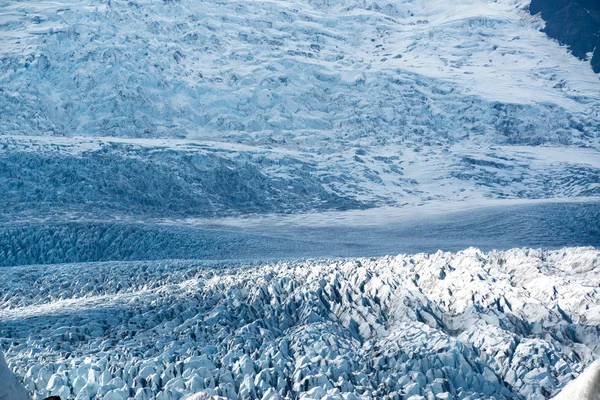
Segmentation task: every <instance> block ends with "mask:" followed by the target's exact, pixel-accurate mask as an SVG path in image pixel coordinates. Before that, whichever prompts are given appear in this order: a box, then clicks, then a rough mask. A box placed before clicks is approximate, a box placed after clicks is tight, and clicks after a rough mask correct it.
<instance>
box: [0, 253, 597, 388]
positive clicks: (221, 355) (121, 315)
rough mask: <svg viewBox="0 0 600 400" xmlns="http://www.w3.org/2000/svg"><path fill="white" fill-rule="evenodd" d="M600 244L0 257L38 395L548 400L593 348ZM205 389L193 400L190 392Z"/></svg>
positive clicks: (14, 361)
mask: <svg viewBox="0 0 600 400" xmlns="http://www.w3.org/2000/svg"><path fill="white" fill-rule="evenodd" d="M598 268H600V252H599V251H598V250H597V249H594V248H591V247H587V248H586V247H580V248H564V249H560V250H552V251H548V250H546V251H542V250H533V249H514V250H509V251H491V252H488V253H484V252H482V251H480V250H477V249H474V248H470V249H467V250H464V251H460V252H457V253H444V252H437V253H435V254H424V253H420V254H413V255H399V256H395V257H389V256H388V257H382V258H361V259H329V260H304V261H302V260H296V261H289V262H277V263H254V264H252V263H241V262H239V263H228V262H207V261H175V260H173V261H152V262H150V261H149V262H111V263H86V264H69V265H59V266H47V265H44V266H22V267H7V268H3V274H4V279H2V281H1V282H0V293H2V297H1V298H0V305H1V307H0V322H1V324H0V334H1V335H0V337H1V344H2V346H3V348H4V349H5V352H6V353H5V354H6V358H7V360H8V364H9V366H10V367H11V369H12V370H14V371H16V373H17V375H18V376H20V377H22V378H23V382H24V384H25V386H26V387H27V389H28V390H29V391H31V392H32V393H33V394H34V398H35V399H41V398H43V397H44V396H47V395H49V394H55V395H61V396H63V398H69V396H73V397H75V396H77V399H93V398H106V399H124V400H125V399H128V398H134V399H180V398H183V397H184V396H186V395H191V394H195V393H205V396H208V395H210V396H222V397H225V398H263V399H276V398H285V397H286V396H287V397H288V398H306V399H317V398H329V399H337V398H339V399H342V398H343V399H356V398H365V399H368V398H389V399H407V398H411V399H415V400H416V399H423V398H425V399H449V398H457V399H481V398H496V399H540V400H541V399H545V398H548V397H549V396H552V395H553V394H556V393H557V392H558V391H559V390H560V388H561V387H563V386H564V385H565V384H566V383H568V382H569V381H571V380H572V379H573V378H574V377H576V376H577V375H579V373H580V372H582V371H583V369H584V368H585V367H586V366H587V365H588V364H590V363H591V362H592V361H593V360H594V358H595V355H596V354H598V350H599V349H598V346H599V343H600V340H599V339H600V337H599V336H600V330H599V329H598V326H599V324H600V320H599V318H600V291H599V289H598V287H599V285H600V280H599V278H598V277H599V276H600V274H598ZM200 398H202V397H200Z"/></svg>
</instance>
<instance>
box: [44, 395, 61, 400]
mask: <svg viewBox="0 0 600 400" xmlns="http://www.w3.org/2000/svg"><path fill="white" fill-rule="evenodd" d="M44 400H60V397H58V396H50V397H46V398H45V399H44Z"/></svg>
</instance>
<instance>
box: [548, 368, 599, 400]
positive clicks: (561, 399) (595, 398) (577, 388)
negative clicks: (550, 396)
mask: <svg viewBox="0 0 600 400" xmlns="http://www.w3.org/2000/svg"><path fill="white" fill-rule="evenodd" d="M575 399H577V400H599V399H600V360H598V361H596V362H594V363H592V364H591V365H590V366H588V367H587V368H586V369H585V371H583V373H582V374H581V375H579V377H577V379H575V380H572V381H571V382H569V384H568V385H567V386H566V387H565V388H564V389H563V390H562V391H561V392H560V393H559V394H558V396H556V397H554V400H575Z"/></svg>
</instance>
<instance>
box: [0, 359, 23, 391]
mask: <svg viewBox="0 0 600 400" xmlns="http://www.w3.org/2000/svg"><path fill="white" fill-rule="evenodd" d="M0 399H3V400H30V398H29V396H28V395H27V391H25V389H24V388H23V386H21V384H20V383H19V381H17V378H16V377H15V376H14V375H13V373H12V371H11V370H10V369H8V366H7V365H6V361H5V360H4V356H3V355H2V352H1V351H0Z"/></svg>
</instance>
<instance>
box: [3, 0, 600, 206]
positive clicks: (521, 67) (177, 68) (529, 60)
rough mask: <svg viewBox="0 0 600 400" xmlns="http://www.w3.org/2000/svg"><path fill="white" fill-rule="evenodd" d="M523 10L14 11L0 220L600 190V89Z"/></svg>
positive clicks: (7, 13) (419, 1) (248, 5)
mask: <svg viewBox="0 0 600 400" xmlns="http://www.w3.org/2000/svg"><path fill="white" fill-rule="evenodd" d="M526 5H527V4H526V2H524V1H520V0H499V1H491V0H462V1H460V2H456V1H451V0H443V1H434V0H411V1H402V2H390V1H384V0H381V1H372V2H367V1H364V2H357V1H345V0H344V1H343V0H332V1H308V0H297V1H285V2H284V1H241V2H240V1H221V0H219V1H193V0H179V1H156V0H155V1H150V0H144V1H120V0H119V1H112V0H111V1H96V0H93V1H92V0H86V1H77V2H73V1H69V0H61V1H51V2H50V1H41V2H38V1H36V2H30V1H16V2H10V3H1V4H0V59H1V61H0V135H2V136H0V174H1V176H0V177H1V178H2V179H0V185H2V186H0V200H1V201H2V203H3V204H4V206H3V207H2V209H0V211H2V212H3V213H5V214H10V215H14V214H15V213H19V214H23V213H25V214H26V215H29V214H32V213H33V214H36V213H37V214H41V215H38V217H45V216H46V215H57V214H63V213H78V212H83V211H87V212H89V213H111V214H119V217H120V216H121V214H123V213H127V214H132V213H133V214H140V213H142V214H145V215H147V214H159V215H169V216H173V215H174V214H177V215H178V216H182V215H183V216H188V215H190V214H191V215H195V216H214V215H232V214H247V213H291V212H306V211H315V210H316V211H322V210H347V209H361V208H365V207H373V206H381V205H393V206H398V205H404V204H409V205H417V204H421V203H424V202H432V201H439V202H449V201H453V202H460V201H465V200H480V199H484V198H555V197H579V196H598V194H599V191H600V186H598V182H599V181H600V165H599V161H598V160H600V153H599V151H598V143H599V142H598V140H599V138H600V133H599V132H600V131H599V128H598V127H599V126H600V124H599V121H600V111H599V110H600V80H599V78H598V76H597V75H595V74H594V73H593V71H592V70H591V68H590V66H589V64H587V63H585V62H584V61H580V60H578V59H577V58H575V57H573V56H572V55H570V54H569V53H568V51H567V49H566V48H565V47H562V46H560V45H559V44H558V43H556V42H554V41H553V40H551V39H549V38H548V37H546V35H545V34H544V33H542V32H540V31H539V28H540V27H541V26H542V24H543V21H542V20H541V19H540V18H539V17H537V16H531V15H530V14H529V13H528V12H527V11H526V9H525V8H526ZM75 136H84V138H82V137H75ZM111 137H112V138H111ZM149 138H154V139H153V140H150V139H149ZM156 138H159V139H156ZM175 138H182V139H175ZM234 192H235V193H236V195H235V196H232V193H234ZM65 208H67V210H65ZM20 217H23V215H21V216H20Z"/></svg>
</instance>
